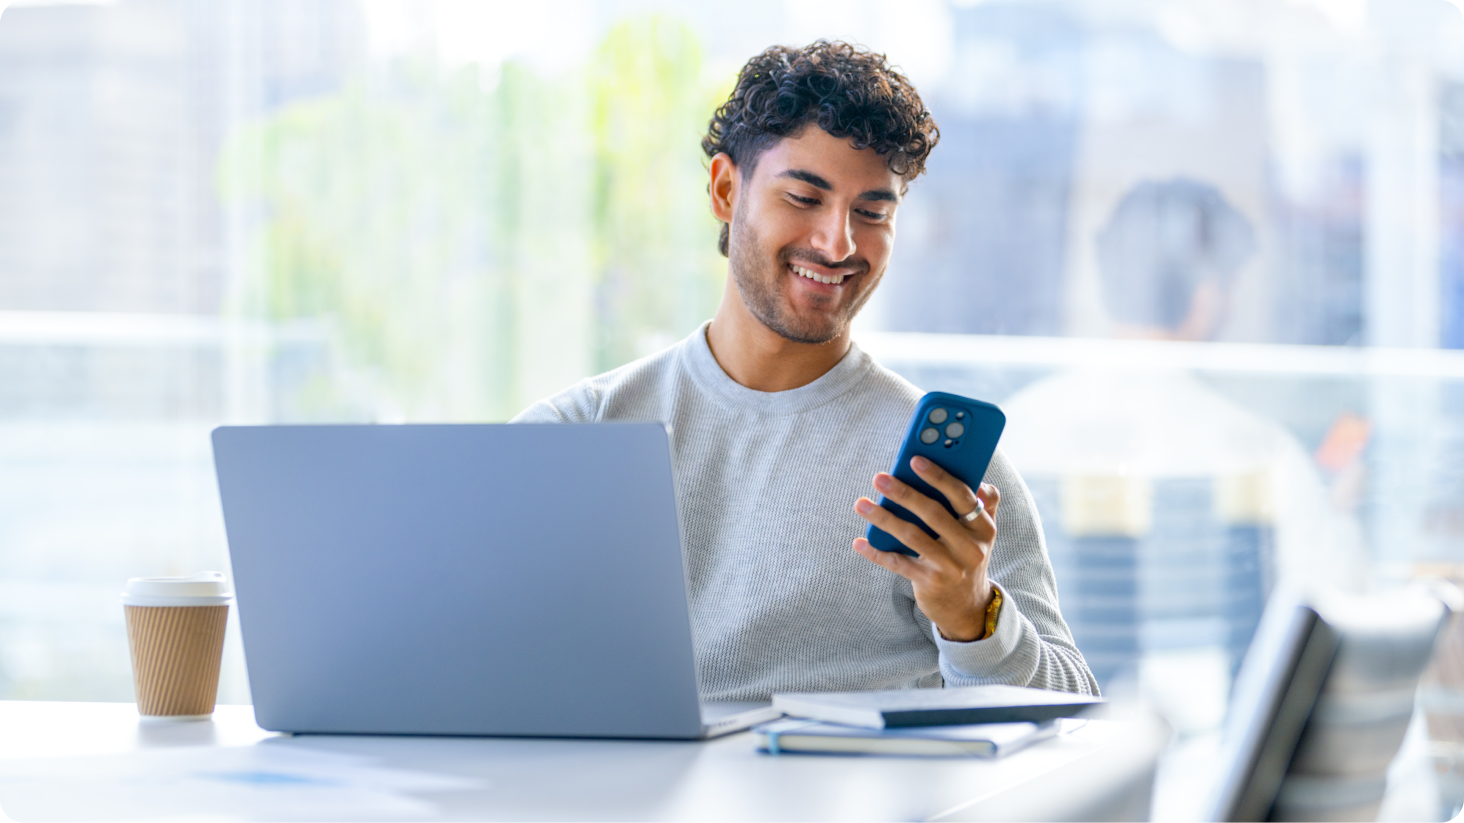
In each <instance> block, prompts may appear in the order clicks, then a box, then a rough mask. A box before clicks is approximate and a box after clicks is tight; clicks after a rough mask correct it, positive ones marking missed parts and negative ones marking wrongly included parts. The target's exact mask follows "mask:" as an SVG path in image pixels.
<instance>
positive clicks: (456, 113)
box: [220, 17, 732, 420]
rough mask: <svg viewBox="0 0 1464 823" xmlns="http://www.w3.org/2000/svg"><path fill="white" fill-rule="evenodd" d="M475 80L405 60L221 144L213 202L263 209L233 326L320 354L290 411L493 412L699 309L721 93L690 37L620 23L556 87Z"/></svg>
mask: <svg viewBox="0 0 1464 823" xmlns="http://www.w3.org/2000/svg"><path fill="white" fill-rule="evenodd" d="M480 71H481V70H480V68H479V67H478V66H468V67H466V68H464V69H461V70H458V71H455V72H452V73H447V72H445V71H444V70H443V69H441V68H440V66H439V65H437V64H436V62H435V61H434V60H432V59H430V58H426V57H423V58H418V59H416V60H403V61H399V62H397V63H395V64H393V65H391V66H389V67H379V69H378V71H377V72H376V73H372V74H369V75H363V76H362V77H359V78H357V79H356V80H354V81H352V82H351V83H349V84H347V85H346V87H345V88H343V89H342V90H341V91H340V92H339V93H337V94H334V95H331V96H328V97H321V98H315V99H311V100H308V101H303V102H299V103H295V104H292V105H290V106H288V107H286V108H283V109H280V110H278V111H276V112H273V113H272V114H271V115H270V116H269V117H267V118H266V119H264V120H262V121H260V122H258V123H256V124H254V125H252V126H250V127H248V128H247V129H244V130H241V131H240V132H239V133H238V134H236V135H234V137H233V139H232V140H231V141H230V142H229V145H228V146H227V147H226V150H225V153H224V159H223V164H222V167H221V171H220V177H221V181H222V182H221V185H222V188H223V190H224V193H225V197H226V198H227V199H228V200H230V201H231V204H232V206H233V207H234V208H238V209H242V210H243V211H244V213H246V214H249V213H253V214H257V215H258V218H257V225H256V226H255V227H254V229H253V231H252V233H251V236H253V237H254V238H255V240H256V242H255V245H254V248H253V249H252V250H251V254H252V271H254V272H255V275H254V277H253V278H252V281H251V284H250V286H251V287H250V288H249V289H248V290H247V294H246V296H245V297H244V298H243V299H242V301H241V302H240V304H239V305H236V306H234V307H233V310H234V311H235V312H237V313H241V314H243V315H245V316H249V317H255V318H264V319H269V320H272V321H293V320H300V319H308V320H315V321H318V322H320V323H322V324H324V325H326V326H327V327H328V328H329V329H330V331H331V336H332V339H333V341H334V346H333V349H334V353H335V360H336V365H335V366H334V367H332V368H330V369H328V370H326V371H324V372H321V373H318V374H316V375H315V377H314V378H313V379H312V381H311V382H309V383H307V384H305V385H303V386H302V387H301V388H300V389H299V390H298V391H297V392H296V394H297V395H298V396H296V397H295V398H293V403H294V407H295V411H294V412H293V415H294V416H302V417H307V418H316V419H329V418H332V417H337V418H339V417H352V416H356V417H359V416H367V417H372V416H375V417H383V416H385V417H395V418H400V419H418V420H427V419H439V420H446V419H454V420H494V419H506V418H507V417H510V416H512V415H513V414H514V413H516V412H517V411H518V410H519V409H521V408H522V407H523V406H525V405H527V404H528V403H529V402H532V401H533V400H535V399H538V398H539V397H542V396H544V395H547V394H549V393H551V392H553V391H556V390H558V389H560V388H563V387H564V386H567V385H568V384H570V383H572V382H573V381H575V380H577V379H579V378H580V377H583V376H585V375H588V374H592V373H595V372H598V371H601V370H604V369H607V368H612V367H615V366H618V365H621V364H623V363H626V362H629V361H630V360H632V359H634V358H635V357H638V356H640V355H642V354H645V353H648V351H650V350H653V349H654V348H659V347H660V346H662V345H665V344H667V343H670V342H672V341H674V340H676V339H679V338H680V337H682V336H684V335H686V334H688V333H689V332H690V331H691V330H692V329H694V328H695V327H696V325H697V324H698V323H700V322H701V321H702V320H704V319H706V318H708V317H710V316H711V314H712V312H713V311H714V310H715V308H716V303H717V300H718V298H719V296H720V293H721V284H722V279H723V277H724V276H725V261H724V260H723V259H722V258H721V257H720V255H718V254H717V251H716V234H717V227H716V223H715V221H714V220H713V219H712V217H711V216H710V214H709V212H708V209H707V204H706V173H705V167H704V164H703V160H702V155H701V152H700V148H699V146H698V141H699V140H700V136H701V134H702V132H703V131H704V130H705V128H706V123H707V120H708V118H709V117H710V116H711V112H712V110H713V108H715V106H716V105H717V104H718V102H720V100H722V99H725V96H726V94H727V93H728V91H729V90H730V86H731V80H732V78H730V77H728V78H725V81H724V82H719V83H714V82H708V81H707V80H706V79H705V78H704V72H703V56H702V50H701V48H700V45H699V44H698V42H697V40H696V38H695V36H694V34H693V33H692V32H691V30H690V29H689V28H687V27H686V26H684V25H682V24H680V23H677V22H675V21H671V20H668V19H666V18H663V17H649V18H637V19H633V20H629V21H626V22H623V23H621V24H619V25H617V26H616V27H614V28H613V29H612V30H611V31H610V32H609V33H608V34H607V35H606V37H605V38H604V40H603V41H602V42H601V43H600V45H599V46H598V48H597V49H596V50H595V52H594V54H593V55H592V56H591V58H590V59H589V60H587V61H585V63H584V66H583V68H581V69H579V70H577V71H574V72H572V73H570V74H567V75H565V76H560V77H547V78H546V77H543V76H540V75H538V74H536V73H535V72H533V71H532V70H530V69H529V68H527V67H525V66H523V65H520V64H518V63H513V62H510V63H506V64H504V65H503V66H501V67H499V68H498V72H499V74H498V77H497V78H496V82H484V77H482V76H481V75H480Z"/></svg>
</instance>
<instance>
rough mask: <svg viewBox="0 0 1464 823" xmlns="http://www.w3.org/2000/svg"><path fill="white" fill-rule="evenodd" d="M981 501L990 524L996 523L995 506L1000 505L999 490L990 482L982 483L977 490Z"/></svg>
mask: <svg viewBox="0 0 1464 823" xmlns="http://www.w3.org/2000/svg"><path fill="white" fill-rule="evenodd" d="M977 494H978V495H980V497H981V502H982V504H983V505H985V506H986V514H987V515H988V516H989V517H990V518H991V525H992V526H995V525H996V507H997V506H999V505H1001V490H1000V489H998V488H997V487H996V486H994V485H992V484H991V483H982V484H981V488H980V490H979V491H977Z"/></svg>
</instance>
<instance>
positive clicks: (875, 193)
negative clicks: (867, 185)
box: [778, 169, 900, 203]
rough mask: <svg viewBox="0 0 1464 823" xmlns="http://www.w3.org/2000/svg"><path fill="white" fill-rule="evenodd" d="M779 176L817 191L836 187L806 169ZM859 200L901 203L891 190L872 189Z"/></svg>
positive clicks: (794, 170) (787, 172) (789, 170)
mask: <svg viewBox="0 0 1464 823" xmlns="http://www.w3.org/2000/svg"><path fill="white" fill-rule="evenodd" d="M778 176H779V177H790V178H792V179H794V180H802V181H803V182H805V183H807V184H808V185H810V186H813V187H814V188H816V189H823V190H824V191H833V190H834V186H833V184H832V183H830V182H829V181H827V180H825V179H823V178H822V177H820V176H818V175H817V174H814V173H813V172H811V171H806V170H804V169H788V170H787V171H785V172H782V173H781V174H779V175H778ZM859 199H860V200H886V201H888V202H891V203H899V202H900V196H899V195H897V194H895V193H894V192H892V191H890V190H889V189H870V190H869V191H867V192H864V193H863V194H861V195H859Z"/></svg>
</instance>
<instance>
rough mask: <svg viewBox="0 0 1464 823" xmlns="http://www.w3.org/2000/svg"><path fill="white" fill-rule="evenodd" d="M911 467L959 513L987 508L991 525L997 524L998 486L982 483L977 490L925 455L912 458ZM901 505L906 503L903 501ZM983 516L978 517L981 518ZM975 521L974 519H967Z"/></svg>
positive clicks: (999, 495)
mask: <svg viewBox="0 0 1464 823" xmlns="http://www.w3.org/2000/svg"><path fill="white" fill-rule="evenodd" d="M910 468H911V469H912V470H914V472H915V474H916V475H918V476H919V477H920V479H921V480H924V481H925V482H927V483H929V484H930V485H931V486H933V487H934V488H935V490H936V491H938V492H940V493H941V494H943V495H945V499H946V500H949V501H950V504H951V508H953V509H955V510H956V512H957V513H959V514H966V513H968V512H971V511H974V510H975V509H976V507H977V506H980V507H981V508H983V509H985V510H986V516H987V517H989V518H990V519H991V525H992V526H993V527H995V525H996V507H997V504H998V503H1000V502H1001V492H999V491H997V488H996V486H994V485H992V484H990V483H982V484H981V485H980V487H979V488H978V489H977V490H976V491H975V492H973V491H971V487H970V486H967V485H966V484H965V483H962V482H961V481H960V480H959V479H957V478H956V476H955V475H953V474H951V473H950V472H948V471H946V470H945V469H942V468H941V467H940V466H937V465H936V464H935V462H934V461H932V460H929V459H927V458H924V457H920V456H916V457H913V458H911V459H910ZM901 505H904V504H903V503H901ZM980 519H981V518H979V517H978V518H976V520H980ZM966 522H968V523H974V521H966Z"/></svg>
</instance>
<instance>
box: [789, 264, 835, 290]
mask: <svg viewBox="0 0 1464 823" xmlns="http://www.w3.org/2000/svg"><path fill="white" fill-rule="evenodd" d="M788 268H790V269H792V270H793V273H794V274H796V275H798V276H799V277H807V278H808V279H809V280H812V281H813V282H815V283H826V284H828V285H830V286H837V285H839V284H840V283H842V282H844V278H845V277H848V275H846V274H819V273H818V272H816V271H811V270H809V269H805V268H803V267H802V266H800V265H798V264H796V263H789V264H788Z"/></svg>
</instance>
